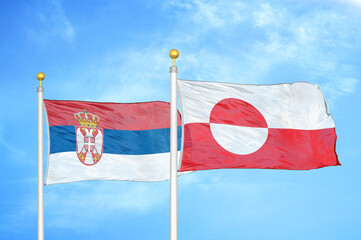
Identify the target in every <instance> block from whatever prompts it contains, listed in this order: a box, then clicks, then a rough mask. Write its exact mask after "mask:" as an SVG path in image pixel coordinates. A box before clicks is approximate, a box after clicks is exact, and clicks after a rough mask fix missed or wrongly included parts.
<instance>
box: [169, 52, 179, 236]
mask: <svg viewBox="0 0 361 240" xmlns="http://www.w3.org/2000/svg"><path fill="white" fill-rule="evenodd" d="M169 56H170V57H171V58H172V59H173V66H171V67H170V70H169V72H170V240H177V239H178V202H177V176H178V166H177V112H178V111H177V73H178V68H177V67H176V66H175V60H176V58H177V57H178V56H179V52H178V51H177V50H176V49H172V50H170V52H169Z"/></svg>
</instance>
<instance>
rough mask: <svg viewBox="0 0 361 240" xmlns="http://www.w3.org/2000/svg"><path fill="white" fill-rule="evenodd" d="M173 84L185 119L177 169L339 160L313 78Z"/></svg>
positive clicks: (308, 165) (309, 165)
mask: <svg viewBox="0 0 361 240" xmlns="http://www.w3.org/2000/svg"><path fill="white" fill-rule="evenodd" d="M178 87H179V90H180V97H181V102H182V108H183V109H182V112H183V116H182V118H183V124H184V147H183V157H182V163H181V168H180V171H193V170H206V169H219V168H268V169H293V170H307V169H315V168H321V167H325V166H335V165H340V163H339V161H338V158H337V155H336V152H335V144H336V133H335V125H334V121H333V118H332V116H331V115H330V114H329V113H328V109H327V105H326V102H325V100H324V97H323V94H322V92H321V90H320V89H319V87H318V86H317V85H315V84H310V83H303V82H298V83H293V84H277V85H238V84H227V83H216V82H198V81H185V80H178Z"/></svg>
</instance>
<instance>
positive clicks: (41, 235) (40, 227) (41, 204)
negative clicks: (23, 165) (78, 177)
mask: <svg viewBox="0 0 361 240" xmlns="http://www.w3.org/2000/svg"><path fill="white" fill-rule="evenodd" d="M36 78H37V79H38V80H39V81H40V86H39V87H38V89H37V92H38V240H44V139H43V138H44V131H43V126H44V120H43V95H44V88H43V87H42V86H41V82H42V81H43V80H44V78H45V75H44V73H42V72H39V73H38V74H37V75H36Z"/></svg>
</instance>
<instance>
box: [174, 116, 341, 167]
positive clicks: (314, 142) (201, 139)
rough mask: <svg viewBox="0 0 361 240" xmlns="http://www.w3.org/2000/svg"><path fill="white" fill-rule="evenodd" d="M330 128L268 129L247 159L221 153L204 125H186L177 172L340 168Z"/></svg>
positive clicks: (206, 124) (333, 131)
mask: <svg viewBox="0 0 361 240" xmlns="http://www.w3.org/2000/svg"><path fill="white" fill-rule="evenodd" d="M335 144H336V133H335V129H334V128H327V129H319V130H295V129H269V135H268V138H267V140H266V142H265V144H264V145H263V146H262V147H261V148H260V149H258V151H256V152H254V153H251V154H248V155H237V154H233V153H231V152H228V151H227V150H225V149H223V148H222V147H221V146H220V145H219V144H218V143H217V142H216V141H215V139H214V138H213V136H212V133H211V131H210V126H209V124H208V123H191V124H186V125H185V128H184V149H183V158H182V164H181V169H180V171H192V170H206V169H219V168H263V169H265V168H268V169H292V170H307V169H315V168H321V167H325V166H336V165H340V163H339V161H338V158H337V155H336V152H335Z"/></svg>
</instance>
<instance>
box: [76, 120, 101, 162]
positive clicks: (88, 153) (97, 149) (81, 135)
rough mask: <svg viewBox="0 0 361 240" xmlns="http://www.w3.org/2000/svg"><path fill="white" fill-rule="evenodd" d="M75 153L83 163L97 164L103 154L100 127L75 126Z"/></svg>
mask: <svg viewBox="0 0 361 240" xmlns="http://www.w3.org/2000/svg"><path fill="white" fill-rule="evenodd" d="M76 153H77V156H78V158H79V160H80V162H82V163H83V164H85V165H87V166H91V165H94V164H97V163H98V162H99V161H100V159H101V157H102V155H103V131H102V129H97V128H89V127H77V128H76Z"/></svg>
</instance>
